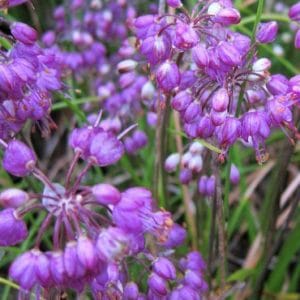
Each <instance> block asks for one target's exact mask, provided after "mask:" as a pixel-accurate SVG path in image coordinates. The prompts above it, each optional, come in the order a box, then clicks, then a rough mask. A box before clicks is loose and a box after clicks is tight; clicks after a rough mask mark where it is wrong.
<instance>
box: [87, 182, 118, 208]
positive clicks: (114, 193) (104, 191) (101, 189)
mask: <svg viewBox="0 0 300 300" xmlns="http://www.w3.org/2000/svg"><path fill="white" fill-rule="evenodd" d="M92 194H93V196H94V197H95V199H96V201H97V202H99V203H100V204H104V205H109V204H113V205H115V204H117V203H118V202H119V201H120V200H121V193H120V192H119V191H118V189H117V188H115V187H114V186H113V185H110V184H107V183H100V184H97V185H94V186H93V187H92Z"/></svg>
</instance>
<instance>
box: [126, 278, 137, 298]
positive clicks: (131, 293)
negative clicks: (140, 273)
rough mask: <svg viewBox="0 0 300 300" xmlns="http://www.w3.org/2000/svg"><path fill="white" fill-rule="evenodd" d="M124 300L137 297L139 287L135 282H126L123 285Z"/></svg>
mask: <svg viewBox="0 0 300 300" xmlns="http://www.w3.org/2000/svg"><path fill="white" fill-rule="evenodd" d="M123 296H124V299H125V300H137V299H138V297H139V288H138V286H137V284H136V283H135V282H128V283H126V285H125V287H124V294H123Z"/></svg>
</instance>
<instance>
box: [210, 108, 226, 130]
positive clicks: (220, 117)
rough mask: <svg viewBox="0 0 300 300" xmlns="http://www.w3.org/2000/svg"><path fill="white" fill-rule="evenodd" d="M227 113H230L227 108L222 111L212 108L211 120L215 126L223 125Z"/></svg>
mask: <svg viewBox="0 0 300 300" xmlns="http://www.w3.org/2000/svg"><path fill="white" fill-rule="evenodd" d="M227 114H228V113H227V110H225V111H221V112H218V111H214V110H212V111H211V120H212V122H213V124H214V125H215V126H220V125H222V124H223V123H224V122H225V120H226V116H227Z"/></svg>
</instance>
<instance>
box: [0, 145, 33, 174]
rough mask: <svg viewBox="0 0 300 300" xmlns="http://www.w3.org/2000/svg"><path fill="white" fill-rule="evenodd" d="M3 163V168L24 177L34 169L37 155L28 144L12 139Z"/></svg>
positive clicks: (5, 152)
mask: <svg viewBox="0 0 300 300" xmlns="http://www.w3.org/2000/svg"><path fill="white" fill-rule="evenodd" d="M2 164H3V168H4V169H5V170H6V171H7V172H9V173H10V174H12V175H14V176H18V177H23V176H26V175H28V174H30V172H31V171H32V170H33V168H34V166H35V164H36V156H35V154H34V152H33V151H32V150H31V149H30V148H29V147H28V146H27V145H25V144H24V143H22V142H20V141H17V140H12V141H10V142H9V143H8V145H7V148H6V149H5V151H4V156H3V161H2Z"/></svg>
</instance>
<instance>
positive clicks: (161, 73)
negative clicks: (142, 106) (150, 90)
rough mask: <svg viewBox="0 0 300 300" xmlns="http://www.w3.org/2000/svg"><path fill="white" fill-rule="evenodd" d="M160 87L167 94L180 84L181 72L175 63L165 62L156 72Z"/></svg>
mask: <svg viewBox="0 0 300 300" xmlns="http://www.w3.org/2000/svg"><path fill="white" fill-rule="evenodd" d="M156 80H157V83H158V86H159V87H160V88H161V89H162V90H163V91H164V92H166V93H169V92H171V91H172V90H173V89H175V88H176V87H177V86H178V85H179V83H180V72H179V69H178V66H177V65H176V64H175V63H173V62H169V61H167V62H165V63H163V64H162V65H160V67H159V68H158V70H157V72H156Z"/></svg>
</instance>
